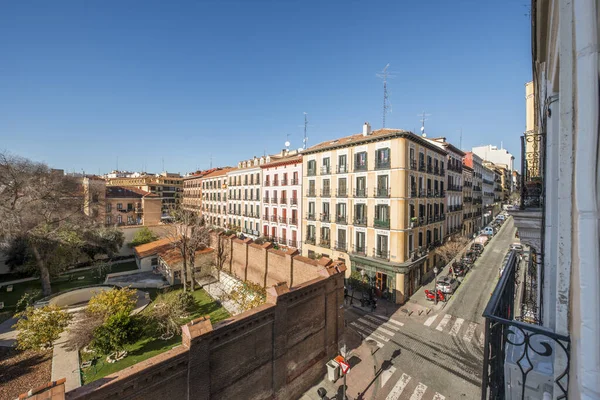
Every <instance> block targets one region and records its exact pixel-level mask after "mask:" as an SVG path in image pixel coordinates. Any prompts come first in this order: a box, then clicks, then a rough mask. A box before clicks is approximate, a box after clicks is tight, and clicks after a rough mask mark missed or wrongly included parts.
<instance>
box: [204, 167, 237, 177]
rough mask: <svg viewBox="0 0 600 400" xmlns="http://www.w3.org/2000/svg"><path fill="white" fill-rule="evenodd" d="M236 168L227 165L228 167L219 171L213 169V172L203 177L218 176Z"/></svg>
mask: <svg viewBox="0 0 600 400" xmlns="http://www.w3.org/2000/svg"><path fill="white" fill-rule="evenodd" d="M236 169H237V168H231V167H226V168H223V169H220V170H218V171H213V172H211V173H209V174H206V175H204V176H203V178H216V177H219V176H223V175H225V174H226V173H228V172H230V171H233V170H236Z"/></svg>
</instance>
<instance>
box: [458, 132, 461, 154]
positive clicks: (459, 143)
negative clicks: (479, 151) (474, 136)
mask: <svg viewBox="0 0 600 400" xmlns="http://www.w3.org/2000/svg"><path fill="white" fill-rule="evenodd" d="M458 148H459V149H460V150H462V128H460V140H459V141H458Z"/></svg>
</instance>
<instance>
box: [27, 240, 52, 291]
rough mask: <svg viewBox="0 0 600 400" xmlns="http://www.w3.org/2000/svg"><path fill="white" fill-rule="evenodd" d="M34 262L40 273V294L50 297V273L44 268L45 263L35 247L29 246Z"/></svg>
mask: <svg viewBox="0 0 600 400" xmlns="http://www.w3.org/2000/svg"><path fill="white" fill-rule="evenodd" d="M31 248H32V250H33V255H34V256H35V261H36V264H37V267H38V270H39V271H40V281H41V282H42V294H43V295H44V296H50V295H51V294H52V287H51V286H50V271H48V267H47V266H46V262H45V261H44V259H43V258H42V256H41V255H40V252H39V250H38V248H37V247H36V246H31Z"/></svg>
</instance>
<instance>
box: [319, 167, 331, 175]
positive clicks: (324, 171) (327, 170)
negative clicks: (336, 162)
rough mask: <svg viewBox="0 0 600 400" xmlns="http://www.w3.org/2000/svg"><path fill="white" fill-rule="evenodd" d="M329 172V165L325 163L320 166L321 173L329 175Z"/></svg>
mask: <svg viewBox="0 0 600 400" xmlns="http://www.w3.org/2000/svg"><path fill="white" fill-rule="evenodd" d="M329 174H331V167H330V166H328V165H326V166H323V167H321V175H329Z"/></svg>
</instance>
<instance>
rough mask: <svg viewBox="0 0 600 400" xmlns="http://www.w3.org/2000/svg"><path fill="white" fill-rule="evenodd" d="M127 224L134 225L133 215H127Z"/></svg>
mask: <svg viewBox="0 0 600 400" xmlns="http://www.w3.org/2000/svg"><path fill="white" fill-rule="evenodd" d="M127 225H133V216H131V215H128V216H127Z"/></svg>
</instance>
